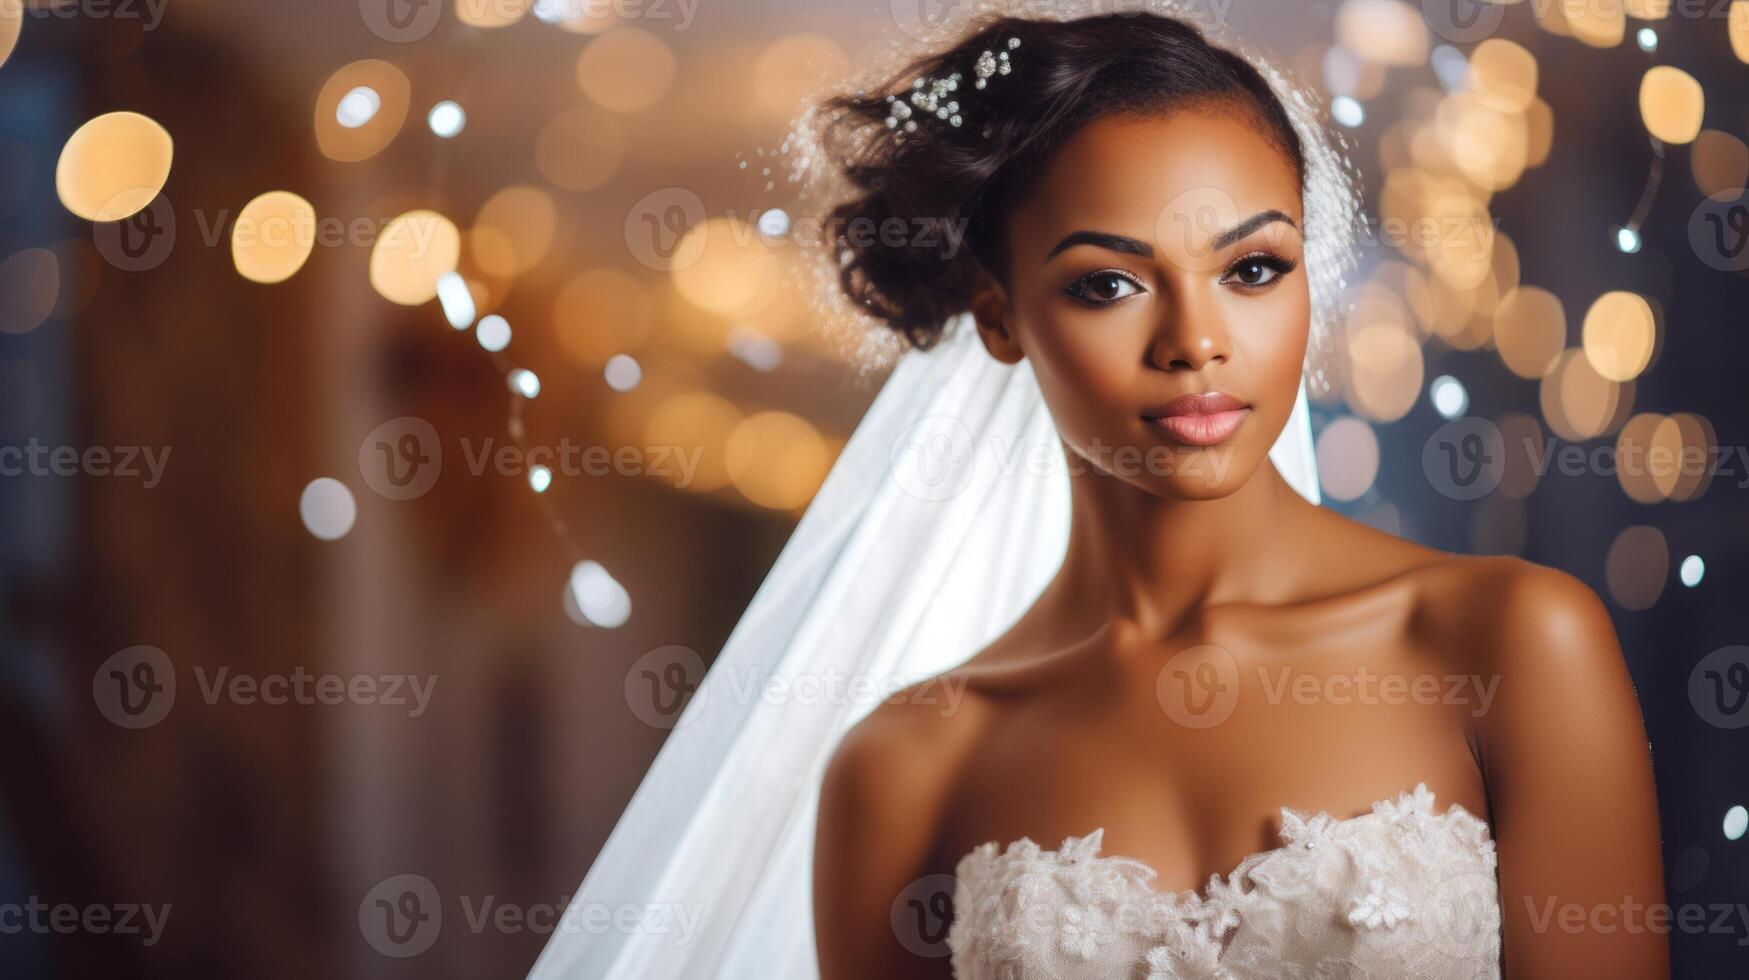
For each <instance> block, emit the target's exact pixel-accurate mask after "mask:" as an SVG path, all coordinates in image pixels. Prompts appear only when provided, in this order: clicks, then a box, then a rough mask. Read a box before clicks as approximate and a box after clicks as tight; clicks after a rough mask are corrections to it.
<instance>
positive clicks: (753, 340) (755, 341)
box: [729, 327, 783, 371]
mask: <svg viewBox="0 0 1749 980" xmlns="http://www.w3.org/2000/svg"><path fill="white" fill-rule="evenodd" d="M729 353H731V354H733V355H735V357H736V358H737V359H738V360H740V362H741V363H743V364H745V365H747V366H748V367H750V368H752V369H753V370H755V371H774V370H776V369H777V366H778V365H779V364H782V363H783V345H782V344H780V343H778V342H777V341H775V340H772V339H771V338H770V337H767V336H766V335H764V334H762V333H760V332H759V331H757V330H749V329H747V328H746V327H736V328H735V329H734V330H732V331H730V332H729Z"/></svg>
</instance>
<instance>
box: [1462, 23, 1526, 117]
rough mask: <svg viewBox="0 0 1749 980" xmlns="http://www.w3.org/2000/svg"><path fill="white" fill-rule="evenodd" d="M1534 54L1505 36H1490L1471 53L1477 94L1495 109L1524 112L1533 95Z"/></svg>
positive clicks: (1472, 81) (1472, 76)
mask: <svg viewBox="0 0 1749 980" xmlns="http://www.w3.org/2000/svg"><path fill="white" fill-rule="evenodd" d="M1536 77H1537V65H1536V57H1535V56H1534V55H1532V54H1531V53H1530V52H1529V51H1526V50H1525V49H1524V48H1523V47H1521V46H1519V45H1517V44H1514V43H1513V42H1511V41H1508V40H1506V39H1504V38H1489V39H1488V40H1486V41H1483V42H1482V43H1481V44H1478V45H1476V49H1475V50H1474V51H1472V52H1470V82H1471V84H1472V85H1473V86H1474V89H1475V93H1476V97H1477V98H1479V99H1481V100H1482V102H1483V104H1485V105H1486V106H1487V107H1488V108H1490V109H1493V110H1494V111H1496V112H1507V113H1516V112H1524V111H1525V110H1526V109H1528V108H1529V107H1530V103H1531V100H1533V99H1535V98H1536Z"/></svg>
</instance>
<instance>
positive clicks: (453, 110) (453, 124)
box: [425, 99, 468, 139]
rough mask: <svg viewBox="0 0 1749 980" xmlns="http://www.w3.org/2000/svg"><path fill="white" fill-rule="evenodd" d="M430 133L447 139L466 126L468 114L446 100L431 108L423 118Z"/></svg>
mask: <svg viewBox="0 0 1749 980" xmlns="http://www.w3.org/2000/svg"><path fill="white" fill-rule="evenodd" d="M425 121H426V123H428V124H429V125H430V126H431V131H432V132H433V133H436V134H437V135H439V136H441V137H443V138H444V139H449V138H451V137H453V136H455V135H456V134H457V133H459V132H461V131H462V127H463V126H466V125H467V124H468V114H467V113H466V112H463V111H462V107H461V106H459V105H457V104H456V103H454V102H451V101H449V100H448V99H445V100H443V101H442V102H439V103H438V104H436V105H434V106H432V107H431V112H430V114H428V115H427V116H426V117H425Z"/></svg>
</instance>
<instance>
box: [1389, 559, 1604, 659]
mask: <svg viewBox="0 0 1749 980" xmlns="http://www.w3.org/2000/svg"><path fill="white" fill-rule="evenodd" d="M1429 572H1430V574H1428V575H1427V576H1426V582H1425V586H1424V588H1423V590H1422V591H1421V593H1420V600H1421V604H1422V611H1423V615H1422V618H1423V622H1424V623H1425V624H1426V625H1427V626H1428V627H1429V628H1430V632H1434V633H1437V635H1439V636H1441V637H1444V638H1445V640H1446V642H1444V643H1441V644H1439V646H1440V647H1441V648H1442V649H1443V650H1444V651H1445V652H1446V653H1447V654H1448V655H1449V656H1451V657H1452V658H1454V659H1456V660H1458V661H1460V662H1461V663H1463V664H1464V665H1466V666H1467V667H1469V668H1470V669H1472V670H1475V671H1481V672H1487V673H1490V674H1496V675H1499V676H1502V677H1507V676H1510V675H1512V674H1515V673H1526V672H1531V673H1538V672H1543V671H1569V670H1594V669H1598V668H1611V669H1613V668H1614V667H1616V666H1617V665H1619V664H1620V661H1621V649H1620V647H1619V645H1618V644H1617V641H1616V637H1615V626H1614V624H1613V623H1612V622H1611V621H1610V618H1609V612H1608V610H1606V609H1605V608H1604V605H1603V601H1602V600H1601V599H1599V598H1598V596H1597V593H1596V592H1594V591H1592V589H1591V587H1590V586H1588V585H1586V584H1585V583H1584V582H1582V581H1580V580H1579V579H1578V578H1577V577H1575V576H1573V575H1572V574H1570V573H1568V572H1564V571H1561V570H1560V569H1557V568H1550V567H1548V566H1546V565H1538V564H1536V563H1535V562H1531V561H1526V560H1524V559H1522V558H1517V557H1513V556H1508V555H1494V556H1473V557H1472V556H1458V555H1453V556H1450V558H1449V559H1448V560H1447V561H1446V562H1443V563H1441V564H1440V565H1439V566H1437V567H1434V568H1431V569H1429Z"/></svg>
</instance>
